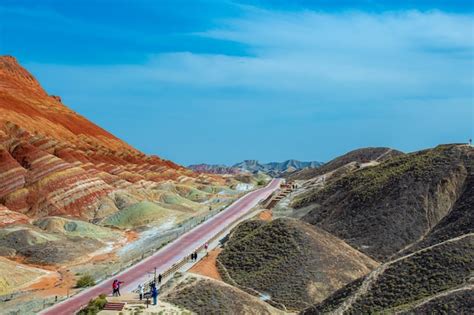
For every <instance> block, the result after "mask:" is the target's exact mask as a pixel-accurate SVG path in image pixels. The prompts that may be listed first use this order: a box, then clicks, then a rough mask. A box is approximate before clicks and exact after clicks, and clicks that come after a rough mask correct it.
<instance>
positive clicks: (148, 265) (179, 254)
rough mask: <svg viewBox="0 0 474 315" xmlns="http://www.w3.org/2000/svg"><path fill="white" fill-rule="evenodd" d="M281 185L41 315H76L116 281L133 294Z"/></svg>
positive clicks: (235, 206) (263, 190) (240, 202)
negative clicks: (155, 271) (154, 275)
mask: <svg viewBox="0 0 474 315" xmlns="http://www.w3.org/2000/svg"><path fill="white" fill-rule="evenodd" d="M280 183H281V180H280V179H273V180H272V181H271V182H270V183H269V184H268V186H266V187H264V188H261V189H258V190H255V191H252V192H250V193H248V194H246V195H245V196H243V197H241V198H240V199H238V200H237V201H235V202H234V203H233V204H232V205H230V206H229V207H227V208H226V209H225V210H223V211H221V212H220V213H219V214H217V215H215V216H214V217H212V218H211V219H209V220H207V221H206V222H204V223H202V224H200V225H199V226H197V227H195V228H194V229H192V230H190V231H189V232H187V233H185V234H183V235H182V236H180V237H179V238H177V239H176V240H175V241H173V242H171V243H170V244H168V245H166V246H165V247H163V248H161V249H160V250H158V251H157V252H156V253H155V254H153V255H152V256H150V257H148V258H146V259H144V260H143V261H141V262H139V263H137V264H136V265H134V266H132V267H130V268H128V269H126V270H124V271H122V272H121V273H119V274H118V275H116V276H114V277H112V278H110V279H108V280H105V281H103V282H101V283H99V284H98V285H96V286H94V287H92V288H89V289H87V290H84V291H82V292H81V293H79V294H77V295H74V296H72V297H70V298H69V299H67V300H65V301H63V302H61V303H58V304H56V305H53V306H52V307H50V308H48V309H46V310H44V311H42V312H41V313H39V314H43V315H53V314H54V315H67V314H75V313H76V312H77V311H78V310H80V309H81V308H82V307H83V306H85V305H86V304H87V303H88V302H89V301H90V300H91V299H93V298H96V297H97V296H99V295H100V294H110V293H111V288H112V281H113V279H120V281H123V282H124V287H123V289H122V290H123V291H124V292H131V291H132V290H134V289H136V287H137V286H138V284H139V283H143V282H145V281H146V280H147V279H148V273H149V272H153V270H154V268H157V273H163V272H164V271H166V270H167V269H169V268H170V267H171V266H173V265H174V264H175V263H177V262H179V261H180V260H181V259H183V258H184V257H186V256H188V255H189V254H190V253H191V252H193V251H194V250H195V249H196V248H198V247H199V246H201V245H203V244H204V243H206V242H207V241H208V240H209V239H211V238H212V237H213V236H215V235H216V234H218V233H220V232H222V231H224V230H226V229H227V228H228V227H229V226H231V225H232V224H233V223H235V222H237V221H238V220H239V219H240V218H241V217H242V216H243V215H245V214H246V213H247V212H248V211H250V210H251V209H252V208H253V207H255V206H256V205H257V204H258V203H259V202H260V201H261V200H264V199H266V198H267V197H268V196H270V195H271V194H272V193H273V192H274V191H275V190H277V189H278V188H279V187H280Z"/></svg>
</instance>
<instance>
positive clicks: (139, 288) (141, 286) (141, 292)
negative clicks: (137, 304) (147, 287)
mask: <svg viewBox="0 0 474 315" xmlns="http://www.w3.org/2000/svg"><path fill="white" fill-rule="evenodd" d="M143 291H144V287H143V284H141V283H140V284H139V285H138V295H139V297H140V301H142V300H143Z"/></svg>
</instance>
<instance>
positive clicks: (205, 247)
mask: <svg viewBox="0 0 474 315" xmlns="http://www.w3.org/2000/svg"><path fill="white" fill-rule="evenodd" d="M204 249H205V250H206V252H207V250H208V249H209V243H206V244H204Z"/></svg>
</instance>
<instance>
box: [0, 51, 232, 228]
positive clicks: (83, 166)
mask: <svg viewBox="0 0 474 315" xmlns="http://www.w3.org/2000/svg"><path fill="white" fill-rule="evenodd" d="M164 181H172V182H174V183H203V184H224V180H223V179H222V178H221V177H218V176H213V175H204V174H196V173H194V172H192V171H190V170H188V169H186V168H183V167H181V166H179V165H177V164H175V163H173V162H171V161H167V160H163V159H161V158H159V157H157V156H147V155H145V154H143V153H141V152H140V151H138V150H136V149H134V148H133V147H131V146H130V145H128V144H126V143H125V142H123V141H122V140H120V139H118V138H116V137H115V136H113V135H112V134H110V133H108V132H107V131H105V130H103V129H102V128H100V127H98V126H96V125H95V124H93V123H91V122H90V121H88V120H87V119H85V118H84V117H82V116H80V115H78V114H77V113H75V112H74V111H72V110H70V109H69V108H67V107H66V106H65V105H63V104H62V103H61V99H60V98H59V97H57V96H50V95H48V94H47V93H46V91H45V90H44V89H43V88H42V87H41V86H40V84H39V83H38V81H36V79H35V78H34V77H33V76H32V75H31V74H30V73H28V71H26V70H25V69H24V68H22V67H21V66H20V65H19V64H18V62H17V61H16V60H15V59H14V58H13V57H10V56H4V57H0V206H1V207H2V208H1V209H0V211H2V212H1V214H0V221H1V220H4V221H5V222H10V221H12V220H21V218H23V219H24V218H25V217H24V215H27V216H28V217H30V218H40V217H44V216H52V215H56V216H57V215H62V216H73V217H78V218H83V219H87V220H94V219H100V218H103V217H105V216H107V215H110V214H111V213H113V212H115V211H117V210H118V208H117V201H116V200H115V199H116V198H115V195H114V194H115V193H117V192H123V191H125V192H128V193H131V194H133V195H134V198H135V199H136V200H137V201H139V200H140V199H145V198H146V197H150V194H151V195H152V193H150V191H149V190H153V188H156V187H157V185H158V184H159V183H161V182H164ZM152 196H153V195H152ZM157 198H158V197H157ZM4 208H5V209H4ZM13 213H15V214H13ZM22 215H23V216H22ZM1 224H2V222H0V225H1Z"/></svg>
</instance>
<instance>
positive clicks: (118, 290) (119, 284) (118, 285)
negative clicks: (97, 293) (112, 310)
mask: <svg viewBox="0 0 474 315" xmlns="http://www.w3.org/2000/svg"><path fill="white" fill-rule="evenodd" d="M122 284H123V281H119V280H117V296H121V295H120V286H121V285H122Z"/></svg>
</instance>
